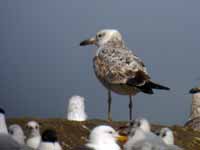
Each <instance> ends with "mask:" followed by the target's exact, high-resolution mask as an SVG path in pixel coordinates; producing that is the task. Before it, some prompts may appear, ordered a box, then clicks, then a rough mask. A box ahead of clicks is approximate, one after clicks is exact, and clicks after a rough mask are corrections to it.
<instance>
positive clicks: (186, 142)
mask: <svg viewBox="0 0 200 150" xmlns="http://www.w3.org/2000/svg"><path fill="white" fill-rule="evenodd" d="M30 120H36V121H38V122H39V123H40V124H41V131H43V130H44V129H46V128H53V129H55V130H56V131H57V132H58V136H59V141H60V143H61V144H62V147H63V149H64V150H72V148H74V147H76V146H80V145H83V144H84V143H86V142H87V138H88V135H89V133H90V130H91V129H92V128H93V127H95V126H97V125H101V124H109V125H111V126H113V127H114V128H118V127H119V126H122V125H125V124H126V122H123V121H113V122H107V121H104V120H95V119H94V120H88V121H86V122H74V121H67V120H66V119H57V118H51V119H39V118H12V119H8V120H7V123H8V125H9V124H13V123H17V124H20V125H21V126H22V127H23V128H25V124H26V123H27V122H28V121H30ZM160 127H162V125H152V129H153V130H154V131H155V130H159V129H160ZM170 128H171V129H172V130H173V131H174V135H175V143H176V144H177V145H179V146H180V147H182V148H184V149H185V150H200V132H197V131H194V130H192V129H190V128H185V127H181V126H171V127H170Z"/></svg>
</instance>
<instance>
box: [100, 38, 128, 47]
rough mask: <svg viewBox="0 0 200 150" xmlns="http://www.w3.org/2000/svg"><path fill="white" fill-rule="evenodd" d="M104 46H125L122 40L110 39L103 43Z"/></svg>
mask: <svg viewBox="0 0 200 150" xmlns="http://www.w3.org/2000/svg"><path fill="white" fill-rule="evenodd" d="M104 46H105V47H113V48H126V46H125V44H124V41H123V40H117V39H112V40H110V41H108V42H107V43H105V44H104Z"/></svg>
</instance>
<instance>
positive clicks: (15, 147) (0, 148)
mask: <svg viewBox="0 0 200 150" xmlns="http://www.w3.org/2000/svg"><path fill="white" fill-rule="evenodd" d="M0 150H32V149H31V148H29V147H27V146H25V145H21V144H19V143H18V142H17V141H15V140H14V139H13V138H12V136H11V135H9V134H8V129H7V125H6V121H5V111H4V110H3V109H2V108H0Z"/></svg>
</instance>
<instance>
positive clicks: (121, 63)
mask: <svg viewBox="0 0 200 150" xmlns="http://www.w3.org/2000/svg"><path fill="white" fill-rule="evenodd" d="M93 62H94V68H95V73H96V75H97V76H98V77H100V78H103V79H106V80H107V82H109V83H112V84H125V83H127V81H128V80H129V79H134V78H135V81H136V82H138V83H136V84H141V83H143V82H144V80H149V79H150V77H149V76H148V74H147V71H146V68H145V65H144V63H143V62H142V61H141V60H140V58H138V57H136V56H135V55H134V54H133V52H132V51H130V50H128V49H125V48H112V47H102V48H99V50H98V54H97V56H96V57H95V58H94V60H93Z"/></svg>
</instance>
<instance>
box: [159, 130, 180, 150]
mask: <svg viewBox="0 0 200 150" xmlns="http://www.w3.org/2000/svg"><path fill="white" fill-rule="evenodd" d="M159 136H160V137H161V138H162V139H163V141H164V142H165V144H167V146H168V147H169V149H170V150H183V149H182V148H180V147H178V146H177V145H174V135H173V132H172V130H170V129H169V128H162V129H161V130H160V133H159Z"/></svg>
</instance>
